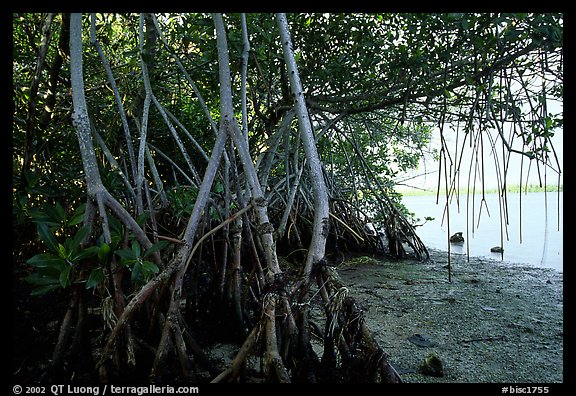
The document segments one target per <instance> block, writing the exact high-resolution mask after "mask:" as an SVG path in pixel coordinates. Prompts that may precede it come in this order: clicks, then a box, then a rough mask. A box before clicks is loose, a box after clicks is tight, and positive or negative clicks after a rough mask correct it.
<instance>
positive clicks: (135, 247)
mask: <svg viewBox="0 0 576 396" xmlns="http://www.w3.org/2000/svg"><path fill="white" fill-rule="evenodd" d="M132 253H133V254H134V257H140V253H142V250H141V248H140V244H139V243H138V242H136V241H133V242H132Z"/></svg>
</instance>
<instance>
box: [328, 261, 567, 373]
mask: <svg viewBox="0 0 576 396" xmlns="http://www.w3.org/2000/svg"><path fill="white" fill-rule="evenodd" d="M447 262H448V260H447V253H445V252H440V251H431V260H430V262H427V263H418V262H416V261H412V260H404V261H400V262H382V261H376V260H373V259H369V258H366V257H364V258H362V259H358V258H357V259H354V260H349V261H345V262H344V263H343V264H341V265H340V266H339V267H338V272H339V274H340V277H341V278H342V280H343V281H344V284H345V285H346V286H349V288H350V289H351V293H352V295H353V296H354V297H355V298H356V300H357V301H358V302H359V303H360V304H361V306H362V307H363V309H364V312H365V317H366V320H367V323H368V325H369V327H370V329H371V330H372V331H373V332H374V334H375V336H376V339H377V340H378V342H379V343H380V345H381V346H382V348H383V349H384V350H385V351H386V352H387V353H388V354H389V355H390V361H391V363H392V364H393V365H394V366H395V367H396V369H397V371H398V372H399V373H400V374H401V376H402V379H403V380H404V381H405V382H441V383H452V382H468V383H469V382H492V383H494V382H498V383H557V382H563V274H562V273H561V272H558V271H554V270H551V269H539V268H533V267H526V266H520V265H510V264H504V263H501V262H498V261H492V260H489V259H484V258H470V261H467V258H466V257H465V256H462V255H455V254H453V255H452V257H451V269H452V281H451V282H448V270H447V268H446V265H447ZM410 337H413V338H412V339H413V340H414V339H416V340H418V339H420V340H421V341H423V342H420V344H424V345H423V346H422V345H420V346H419V345H416V344H414V343H413V342H411V341H410V340H409V338H410ZM431 352H434V353H435V354H436V355H437V356H438V357H439V358H440V360H441V361H442V363H443V368H444V375H443V376H442V377H435V376H430V375H423V374H422V373H421V372H420V371H421V370H420V366H421V364H422V362H423V361H424V359H425V357H426V356H427V355H428V354H429V353H431Z"/></svg>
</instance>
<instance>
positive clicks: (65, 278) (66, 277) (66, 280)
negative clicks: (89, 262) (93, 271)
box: [59, 265, 72, 288]
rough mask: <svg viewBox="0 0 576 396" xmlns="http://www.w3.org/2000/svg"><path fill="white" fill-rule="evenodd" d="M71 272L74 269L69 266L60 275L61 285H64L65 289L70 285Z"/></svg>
mask: <svg viewBox="0 0 576 396" xmlns="http://www.w3.org/2000/svg"><path fill="white" fill-rule="evenodd" d="M70 270H72V267H71V266H69V265H67V266H66V267H64V270H63V271H62V272H61V273H60V277H59V280H60V285H62V287H63V288H67V287H68V285H69V284H70Z"/></svg>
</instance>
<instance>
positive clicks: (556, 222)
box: [403, 192, 564, 271]
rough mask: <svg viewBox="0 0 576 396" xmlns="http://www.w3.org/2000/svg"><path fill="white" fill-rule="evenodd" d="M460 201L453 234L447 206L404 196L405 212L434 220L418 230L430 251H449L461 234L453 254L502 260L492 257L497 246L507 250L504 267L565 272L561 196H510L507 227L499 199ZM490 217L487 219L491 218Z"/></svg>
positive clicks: (452, 210)
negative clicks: (507, 264)
mask: <svg viewBox="0 0 576 396" xmlns="http://www.w3.org/2000/svg"><path fill="white" fill-rule="evenodd" d="M481 198H482V197H481V196H479V195H476V196H474V197H473V196H470V197H469V198H467V197H466V196H465V195H462V196H460V200H459V203H457V202H455V201H453V202H452V203H451V204H450V229H449V230H448V225H447V221H446V219H445V218H444V219H443V216H442V214H443V209H444V201H443V199H442V198H441V199H440V202H439V204H438V205H436V196H406V197H404V198H403V201H404V203H405V205H406V207H407V208H408V209H409V210H410V211H412V212H414V213H415V214H416V216H417V217H420V218H421V219H423V218H424V217H426V216H430V217H434V218H435V220H433V221H429V222H427V223H425V224H424V225H423V226H421V227H418V228H417V232H418V235H419V236H420V238H422V240H423V242H424V243H425V244H426V246H428V247H430V248H435V249H441V250H447V244H448V238H449V236H450V235H452V234H454V233H455V232H458V231H461V232H462V233H463V236H464V238H465V242H464V243H463V244H451V252H453V253H458V254H466V252H467V249H469V250H470V255H471V256H482V257H490V258H492V259H496V260H500V259H502V254H501V253H493V252H490V249H491V248H492V247H495V246H502V247H503V248H504V255H503V256H504V261H506V262H510V263H525V264H529V265H532V266H536V267H543V268H554V269H556V270H559V271H562V266H563V228H564V227H563V193H559V194H558V193H555V192H549V193H523V194H522V195H521V196H520V194H519V193H508V195H507V200H508V226H507V227H506V225H505V224H501V223H500V216H499V212H500V206H499V202H498V195H497V194H486V195H485V202H482V210H481V211H480V204H481ZM467 208H468V210H467ZM488 213H489V215H488Z"/></svg>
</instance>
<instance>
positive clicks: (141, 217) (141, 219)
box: [136, 212, 150, 226]
mask: <svg viewBox="0 0 576 396" xmlns="http://www.w3.org/2000/svg"><path fill="white" fill-rule="evenodd" d="M149 217H150V212H144V213H141V214H140V215H139V216H138V217H137V218H136V223H138V225H140V226H142V225H143V224H144V223H146V221H147V220H148V218H149Z"/></svg>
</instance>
